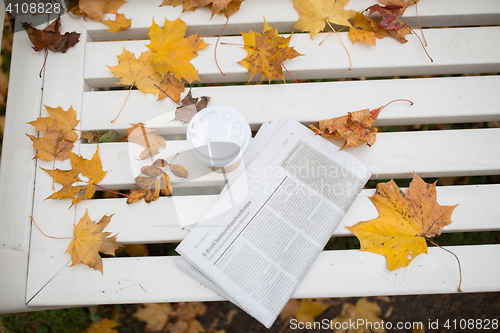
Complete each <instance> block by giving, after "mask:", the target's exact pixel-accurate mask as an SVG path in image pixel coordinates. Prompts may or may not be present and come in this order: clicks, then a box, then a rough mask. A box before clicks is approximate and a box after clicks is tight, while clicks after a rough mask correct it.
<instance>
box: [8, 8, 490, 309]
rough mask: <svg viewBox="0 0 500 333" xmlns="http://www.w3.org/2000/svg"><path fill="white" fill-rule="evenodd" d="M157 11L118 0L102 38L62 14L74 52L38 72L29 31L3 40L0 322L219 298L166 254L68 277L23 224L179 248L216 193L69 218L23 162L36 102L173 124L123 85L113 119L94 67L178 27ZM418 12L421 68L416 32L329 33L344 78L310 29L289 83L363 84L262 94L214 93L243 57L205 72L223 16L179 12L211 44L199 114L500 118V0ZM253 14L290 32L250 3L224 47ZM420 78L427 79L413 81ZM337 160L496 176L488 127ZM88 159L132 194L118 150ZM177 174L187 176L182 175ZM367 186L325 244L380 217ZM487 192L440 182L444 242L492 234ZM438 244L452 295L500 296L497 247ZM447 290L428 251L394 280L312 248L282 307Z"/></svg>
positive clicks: (384, 145)
mask: <svg viewBox="0 0 500 333" xmlns="http://www.w3.org/2000/svg"><path fill="white" fill-rule="evenodd" d="M160 3H161V1H160V0H141V1H138V0H131V1H129V2H128V3H127V4H125V5H123V6H122V7H121V8H120V12H123V13H125V14H126V16H127V17H131V18H132V27H131V29H130V30H129V31H126V32H120V33H116V34H110V33H107V32H105V30H106V29H107V27H105V26H104V25H102V24H101V23H96V22H93V21H84V20H83V19H82V18H81V17H74V16H72V15H64V16H63V17H62V26H61V30H62V31H64V32H66V31H77V32H79V33H81V36H80V42H79V43H78V44H77V45H76V46H75V47H73V48H71V49H70V50H68V52H67V53H65V54H56V53H51V54H50V55H49V57H48V61H47V64H46V67H45V70H44V71H43V75H42V78H39V77H38V73H39V71H40V68H41V67H42V64H43V61H44V53H43V52H38V53H36V52H34V51H33V50H32V49H31V45H30V41H29V39H28V36H27V35H26V33H24V32H21V33H16V35H15V38H14V45H13V52H12V67H11V73H10V88H9V95H8V106H7V119H6V126H5V127H6V129H5V135H4V143H3V151H2V164H1V179H0V272H2V273H1V276H2V277H1V283H0V312H16V311H29V310H39V309H47V308H50V307H69V306H78V305H94V304H114V303H146V302H178V301H214V300H221V297H220V296H218V295H217V294H215V293H214V292H212V291H211V290H209V289H207V288H206V287H204V286H202V285H200V284H199V283H197V282H196V281H194V280H193V279H191V278H190V277H188V276H187V275H186V274H184V273H183V272H182V271H180V270H179V269H178V268H177V267H176V262H177V260H178V257H175V256H170V257H169V256H167V257H137V258H135V257H131V258H106V259H104V274H101V273H100V272H98V271H95V270H92V269H90V268H89V267H87V266H84V265H81V264H79V265H76V266H74V267H69V266H70V264H71V259H70V256H69V254H68V253H65V251H66V248H67V246H68V243H69V240H55V239H50V238H47V237H45V236H43V235H42V234H41V233H40V232H39V231H38V230H37V229H36V228H35V227H34V226H33V225H32V224H31V222H30V215H32V216H33V217H34V218H35V221H36V222H37V224H38V225H39V226H40V228H41V229H42V230H43V231H44V232H45V233H46V234H49V235H53V236H72V235H73V224H76V223H77V222H78V220H79V219H80V218H81V217H82V216H83V214H84V212H85V210H86V209H88V211H89V215H90V217H91V219H92V220H99V219H100V218H101V217H102V216H103V215H104V214H107V215H109V214H115V215H114V216H113V218H112V222H111V223H110V224H109V226H108V227H107V228H106V230H107V231H110V232H112V233H117V234H118V236H117V240H118V242H119V243H121V244H129V243H155V242H157V243H158V242H159V243H166V242H179V241H180V240H182V238H183V237H184V236H185V235H186V234H187V231H185V230H183V229H182V228H181V224H182V225H186V224H190V223H195V222H196V221H198V220H199V219H200V218H201V217H202V216H203V214H204V213H205V212H206V211H207V210H208V209H209V208H210V207H211V205H212V204H213V203H214V202H215V200H216V199H217V196H216V195H203V194H200V195H188V196H173V197H171V198H170V197H161V198H160V199H159V200H158V201H156V202H153V203H150V204H146V203H144V202H138V203H134V204H132V205H127V204H126V203H125V200H126V199H125V198H124V199H121V198H119V199H95V200H90V201H84V202H81V203H78V204H76V205H75V206H74V207H72V208H71V209H68V207H69V206H70V202H69V201H68V200H45V198H46V197H48V196H49V195H51V194H52V193H53V190H52V178H50V177H49V175H48V174H47V173H46V172H44V171H42V170H41V169H40V168H41V167H43V168H49V169H51V168H52V162H44V161H41V160H33V159H32V158H33V156H34V155H35V151H34V149H33V147H32V144H31V141H30V140H29V139H28V138H27V137H26V135H25V133H28V134H33V135H37V133H36V131H35V130H34V128H33V127H32V126H30V125H28V124H26V123H27V122H29V121H32V120H35V119H36V118H37V117H39V116H44V115H46V110H45V108H44V107H43V105H48V106H51V107H57V106H61V107H63V108H64V109H67V108H69V107H70V106H73V107H74V109H75V110H76V111H77V112H78V118H79V119H81V122H80V124H79V129H80V130H82V131H83V130H96V129H97V130H108V129H115V130H117V131H118V132H119V133H122V134H124V129H126V128H128V127H130V125H129V124H130V123H136V122H144V123H146V122H148V121H150V120H151V119H154V118H155V117H159V116H162V115H164V118H162V119H171V118H173V116H174V115H173V113H174V109H175V107H176V105H175V104H174V103H173V102H171V101H169V100H166V99H165V100H162V101H159V102H157V101H156V100H155V97H154V96H153V95H146V96H145V95H144V94H143V93H142V92H140V91H137V90H133V91H132V92H131V95H130V98H129V99H128V101H127V103H126V105H125V108H124V110H123V112H122V114H121V115H120V117H119V118H118V120H117V121H116V122H114V123H110V120H111V119H113V118H114V116H115V115H116V113H117V112H118V110H119V109H120V107H121V105H122V104H123V102H124V100H125V97H126V95H127V91H126V90H122V91H119V90H104V89H100V88H110V87H115V82H117V79H116V78H115V77H114V76H113V75H112V74H111V72H110V70H109V69H108V67H106V65H109V66H112V65H116V64H117V57H116V56H117V55H118V54H120V53H121V52H122V49H123V47H125V48H127V49H128V50H130V51H132V52H134V53H135V54H136V55H137V56H138V55H139V54H140V53H141V52H143V51H145V50H146V47H145V46H144V44H147V43H148V41H147V40H144V39H147V36H146V35H145V34H144V33H142V32H141V31H139V30H142V31H144V32H147V31H148V30H149V26H150V25H151V23H152V18H153V17H154V19H155V21H156V22H157V23H159V24H162V23H163V21H164V19H165V18H168V19H169V20H174V19H175V18H177V17H179V14H180V12H181V9H180V7H177V8H172V7H161V8H160V7H158V6H159V4H160ZM371 4H373V1H371V0H351V2H350V3H349V5H348V6H347V8H352V9H356V10H361V9H364V8H366V7H368V6H370V5H371ZM418 12H419V15H420V22H421V24H422V26H423V27H446V28H429V29H425V37H426V39H427V43H428V47H427V50H428V52H429V54H430V55H431V56H432V58H433V59H434V62H430V61H429V59H428V58H427V56H426V55H425V53H424V52H423V50H422V48H421V45H420V43H419V41H418V40H417V39H416V38H415V36H413V35H409V36H408V39H409V41H408V43H406V44H404V45H402V44H400V43H399V42H398V41H396V40H395V39H392V38H385V39H383V40H378V41H377V45H376V47H373V46H369V45H362V44H358V43H356V45H354V46H353V45H352V43H351V41H350V40H349V39H348V37H347V33H346V32H342V33H340V36H341V38H342V39H343V41H344V43H345V44H346V46H347V48H348V49H349V52H350V55H351V57H352V62H353V67H352V70H348V67H349V63H348V61H347V56H346V53H345V51H344V49H343V48H342V45H341V44H340V43H339V41H338V39H337V37H335V36H331V37H329V38H328V39H327V40H326V41H325V42H324V43H323V44H322V45H321V46H319V43H320V41H321V40H323V38H324V37H325V36H326V35H327V33H322V34H319V35H318V36H317V37H316V38H315V39H314V40H311V39H310V37H309V34H308V33H304V34H301V33H297V34H294V35H293V37H292V39H291V43H290V45H291V46H294V47H295V49H296V50H297V51H298V52H300V53H302V54H304V56H303V57H298V58H296V59H293V60H292V61H287V62H286V67H287V69H288V70H289V71H290V72H291V73H293V75H294V77H295V78H296V79H297V80H306V79H336V78H356V79H359V78H361V77H368V78H370V79H368V80H354V81H345V82H344V81H330V82H321V81H320V82H310V83H298V84H297V83H287V84H282V83H279V82H277V83H279V84H272V85H268V84H261V85H224V84H222V83H226V82H246V81H247V80H248V77H249V76H248V74H247V73H246V69H245V68H244V67H242V66H240V65H238V64H237V62H238V61H239V60H241V59H243V58H244V57H245V56H246V51H244V50H243V49H241V48H240V47H238V46H234V45H219V47H218V53H217V55H218V62H219V64H220V66H221V68H222V70H223V71H224V73H225V74H226V75H225V76H223V75H221V74H220V72H219V70H218V69H217V67H216V64H215V61H214V45H215V42H216V39H217V38H216V37H213V36H214V35H215V36H217V35H218V34H219V32H220V31H221V28H222V26H223V24H224V23H225V17H219V16H218V15H215V16H214V17H213V18H212V19H211V20H210V11H209V10H208V9H206V10H205V9H198V10H196V11H195V12H186V13H183V14H182V17H181V18H182V19H183V20H184V21H185V22H186V23H187V25H188V35H190V34H193V33H196V32H198V33H199V35H200V36H201V37H203V38H204V40H205V41H206V42H207V43H208V44H210V45H209V46H208V47H207V48H206V49H205V50H203V51H200V52H199V56H198V57H197V58H195V59H194V60H192V63H193V64H194V66H195V67H196V68H197V69H198V70H199V74H200V79H201V81H202V82H203V83H215V85H214V86H209V87H199V88H193V91H192V93H193V95H194V96H202V95H207V96H210V97H211V98H212V99H211V101H210V104H209V105H227V106H230V107H233V108H235V109H237V110H239V111H240V112H241V113H242V114H243V115H244V116H245V117H246V118H247V120H248V121H249V123H250V124H251V126H252V128H253V129H254V130H257V129H258V128H259V125H260V124H262V123H263V122H266V121H271V120H275V119H281V118H285V117H293V118H295V119H297V120H299V121H301V122H303V123H304V124H310V123H312V122H315V121H319V120H323V119H328V118H332V117H336V116H341V115H344V114H346V113H347V112H350V111H356V110H361V109H364V108H370V109H372V108H376V107H379V106H381V105H384V104H386V103H387V102H388V101H391V100H393V99H396V98H406V99H410V100H412V101H413V102H414V105H413V106H411V107H410V106H408V105H399V106H396V105H394V106H391V107H389V108H386V109H384V110H383V112H382V113H381V114H380V117H379V119H378V120H377V122H376V125H377V126H385V125H410V124H440V123H450V124H453V123H463V122H489V121H499V120H500V103H499V100H498V95H497V94H498V92H499V91H500V76H498V75H495V74H494V73H498V72H500V26H499V25H500V2H499V1H497V0H484V1H472V2H471V1H470V0H467V1H465V0H459V1H458V0H443V1H439V2H436V1H427V0H422V1H421V2H420V3H419V4H418ZM263 16H265V19H266V21H267V22H268V23H269V24H270V25H271V26H273V27H277V28H278V30H279V32H280V33H286V32H290V31H292V27H293V25H294V23H295V22H296V21H297V19H298V14H297V13H296V11H295V10H294V8H293V6H292V2H291V1H289V0H273V1H267V0H247V1H244V2H243V4H242V6H241V9H240V11H239V12H237V13H235V14H234V15H233V16H232V17H231V18H230V20H229V24H228V26H227V27H226V29H225V30H224V36H223V37H222V41H223V42H228V43H242V37H241V36H240V35H239V33H238V32H237V30H239V31H242V32H248V29H252V30H254V31H259V32H261V31H262V28H263ZM404 19H405V20H406V21H407V22H409V24H410V25H411V26H412V27H416V26H417V23H416V15H415V10H414V9H412V8H410V9H408V10H407V12H406V13H405V15H404ZM17 24H20V22H17ZM458 26H460V27H458ZM205 36H212V37H205ZM132 38H140V39H143V40H131V39H132ZM476 73H479V74H481V75H475V74H476ZM488 73H490V74H489V75H484V74H488ZM455 74H466V75H465V76H461V75H455ZM467 74H474V75H471V76H467ZM427 75H429V76H433V77H432V78H425V77H423V76H427ZM285 76H286V77H287V79H288V80H291V78H290V77H289V76H288V75H287V74H285ZM391 76H419V77H418V78H400V79H390V77H391ZM256 79H260V77H257V78H256ZM165 114H166V116H165ZM165 117H166V118H165ZM160 118H161V117H160ZM160 118H157V119H160ZM155 127H156V128H159V131H160V132H161V133H163V134H172V133H184V132H185V128H186V127H185V125H182V124H181V123H180V122H177V121H174V122H171V123H168V124H166V122H159V121H158V123H157V125H156V126H155ZM186 149H187V143H186V142H185V141H184V140H176V141H169V142H167V147H166V149H165V150H163V151H162V152H161V154H162V156H169V155H172V154H174V153H175V152H178V151H183V150H186ZM95 150H96V145H94V144H83V143H80V142H76V144H75V147H74V148H73V151H74V152H76V153H79V154H82V155H83V156H84V157H85V158H91V156H92V155H93V154H94V152H95ZM348 151H349V152H350V153H351V154H353V155H355V156H356V157H358V158H359V159H361V160H362V161H364V162H365V163H366V164H368V165H369V166H370V167H371V168H372V170H373V171H374V175H373V179H383V180H385V179H391V178H411V177H412V173H413V171H416V172H417V173H418V174H419V175H420V176H421V177H441V176H476V175H495V174H496V175H498V174H499V173H500V128H482V129H463V130H461V129H454V130H433V131H408V132H404V131H403V132H386V133H380V134H379V135H378V138H377V141H376V143H375V145H373V146H372V147H368V146H361V147H356V148H352V149H349V150H348ZM99 152H100V156H101V159H102V163H103V169H104V170H107V175H106V177H105V178H104V180H103V181H102V182H101V183H100V184H101V185H102V186H104V187H107V188H110V189H127V188H131V187H133V178H134V176H133V175H132V169H131V162H130V155H131V154H132V153H131V152H129V145H128V143H103V144H100V145H99ZM132 155H133V154H132ZM144 163H145V164H147V161H146V162H144ZM55 166H56V167H57V168H61V169H64V168H68V167H69V162H68V161H64V162H59V161H58V162H56V164H55ZM185 166H186V168H187V169H188V170H190V167H193V166H192V165H191V166H189V165H186V164H185ZM191 178H192V177H191ZM223 183H224V179H223V178H222V177H221V175H219V174H216V173H212V174H209V175H206V176H204V177H201V178H197V179H192V180H191V179H188V180H187V181H184V182H178V183H174V189H175V187H182V186H184V187H193V191H195V190H196V189H197V188H199V187H201V188H203V187H211V186H221V185H223ZM438 185H439V184H438ZM56 186H57V185H56ZM373 192H374V191H373V190H363V191H362V192H361V194H360V195H359V197H358V199H357V200H356V202H355V203H354V205H353V206H352V208H351V209H350V210H349V212H348V214H347V216H346V217H345V218H344V220H343V221H342V223H341V225H340V226H339V227H338V228H337V230H336V231H335V235H334V236H347V235H350V232H349V231H348V230H347V229H346V228H345V227H344V226H349V225H353V224H355V223H357V222H359V221H364V220H369V219H372V218H375V217H376V216H377V213H376V210H375V208H374V207H373V205H372V204H371V202H370V201H369V200H368V196H370V195H371V194H373ZM195 193H196V192H195ZM200 193H203V192H200ZM499 198H500V184H489V185H463V186H458V185H457V186H446V187H444V186H438V202H439V203H440V204H442V205H454V204H459V206H458V207H457V208H456V210H455V211H454V213H453V216H452V220H453V223H452V224H451V225H449V226H447V227H446V228H445V229H444V232H470V231H492V230H499V229H500V205H499V204H498V200H499ZM450 250H452V251H453V252H454V253H455V254H456V255H457V256H458V257H459V258H460V261H461V264H462V274H463V283H462V290H463V291H464V292H485V291H500V279H499V278H498V277H499V276H500V244H492V245H474V246H453V247H450ZM457 286H458V268H457V262H456V260H455V258H454V257H453V256H451V255H450V254H448V253H446V252H445V251H442V250H440V249H437V248H430V249H429V254H428V255H421V256H418V257H417V258H416V259H415V260H414V261H413V262H412V263H411V264H410V266H408V267H407V268H402V269H398V270H395V271H393V272H390V271H389V270H388V269H387V267H386V263H385V259H384V258H383V257H382V256H379V255H376V254H371V253H367V252H360V251H357V250H343V251H323V253H322V254H321V255H320V256H319V258H318V260H317V261H316V262H315V263H314V265H313V267H312V269H311V270H310V272H309V273H308V274H307V276H306V277H305V279H304V281H303V283H302V284H301V285H300V286H299V288H298V289H297V291H296V293H295V294H294V297H297V298H306V297H344V296H369V295H398V294H425V293H454V292H456V291H457Z"/></svg>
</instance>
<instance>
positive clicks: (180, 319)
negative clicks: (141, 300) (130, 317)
mask: <svg viewBox="0 0 500 333" xmlns="http://www.w3.org/2000/svg"><path fill="white" fill-rule="evenodd" d="M206 311H207V308H206V306H205V304H203V303H201V302H188V303H184V302H181V303H177V305H173V306H172V305H171V304H169V303H148V304H143V306H142V307H140V308H139V309H138V310H137V311H136V312H135V313H134V317H136V318H137V319H139V320H140V321H143V322H145V323H146V331H147V332H160V331H161V332H170V333H195V332H204V331H205V330H204V328H203V325H201V323H200V322H199V321H198V320H196V319H195V318H196V317H197V316H202V315H204V314H205V313H206Z"/></svg>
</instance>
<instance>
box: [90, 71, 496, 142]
mask: <svg viewBox="0 0 500 333" xmlns="http://www.w3.org/2000/svg"><path fill="white" fill-rule="evenodd" d="M498 91H500V76H472V77H446V78H424V79H399V80H363V81H345V82H313V83H301V84H294V83H289V84H271V85H268V84H261V85H245V86H240V85H238V86H220V87H200V88H197V87H195V88H193V89H192V94H193V96H195V97H200V96H210V97H211V100H210V104H209V105H227V106H231V107H233V108H235V109H237V110H238V111H239V112H241V113H242V114H243V116H244V117H245V118H246V119H247V121H248V122H249V123H250V125H251V126H252V129H253V130H257V129H258V127H259V126H260V125H261V124H262V123H263V122H269V121H272V120H276V119H282V118H283V119H284V118H286V117H292V118H294V119H296V120H298V121H300V122H303V123H312V122H316V121H320V120H324V119H330V118H333V117H338V116H343V115H346V114H347V112H352V111H357V110H362V109H365V108H369V109H374V108H377V107H380V106H382V105H385V104H386V103H387V102H389V101H391V100H394V99H398V98H405V99H409V100H411V101H412V102H413V103H414V105H413V106H411V107H410V106H409V104H408V103H404V102H398V103H396V104H394V105H392V106H391V107H388V108H386V109H384V111H383V112H381V113H380V115H379V117H378V119H377V121H376V123H375V125H376V126H390V125H412V124H440V123H461V122H480V121H495V120H497V121H498V120H500V104H499V103H498V100H497V92H498ZM127 94H128V91H126V90H123V91H95V92H84V93H83V104H82V108H83V109H82V119H81V123H80V125H81V130H83V131H90V130H109V129H114V130H117V131H120V132H121V133H122V134H125V132H124V130H125V129H127V128H129V127H130V123H131V122H142V123H145V124H146V126H148V127H150V128H157V129H158V131H157V132H156V133H160V134H166V133H183V134H185V133H186V126H187V125H185V124H182V123H181V122H180V121H173V122H170V123H169V121H170V120H172V119H173V118H174V116H175V108H176V107H177V105H176V104H175V103H173V102H172V101H171V100H170V99H164V100H162V101H157V100H156V97H155V96H154V95H152V94H147V95H144V94H143V93H142V92H141V91H138V90H133V91H131V92H130V96H129V98H128V100H127V102H126V103H125V106H124V108H123V111H122V114H121V115H120V117H118V119H117V120H116V121H115V122H114V123H111V119H113V118H114V117H115V116H116V114H117V113H118V111H119V110H120V108H121V107H122V105H123V103H124V101H125V99H126V97H127ZM256 97H258V98H256Z"/></svg>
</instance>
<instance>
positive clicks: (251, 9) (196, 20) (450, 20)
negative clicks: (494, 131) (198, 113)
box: [77, 0, 500, 40]
mask: <svg viewBox="0 0 500 333" xmlns="http://www.w3.org/2000/svg"><path fill="white" fill-rule="evenodd" d="M137 1H140V2H141V5H140V6H137V3H136V2H137ZM373 4H374V1H372V0H351V1H349V3H348V4H347V6H346V7H345V8H346V9H353V10H356V11H361V10H363V9H365V8H368V7H369V6H371V5H373ZM158 5H159V1H158V0H133V1H129V2H127V3H125V4H124V5H123V6H122V7H120V10H119V12H123V13H125V14H126V16H127V17H131V18H132V26H131V28H130V29H129V30H128V31H124V32H120V33H115V34H109V33H107V32H106V30H107V29H108V27H107V26H105V25H103V24H101V23H98V22H94V21H90V22H89V21H86V22H85V24H86V26H87V27H88V31H89V34H90V36H91V37H92V38H93V39H94V40H115V39H137V38H144V33H147V32H148V31H149V26H150V25H151V22H152V18H153V17H154V20H155V21H156V22H157V23H158V24H161V23H163V21H164V20H165V17H166V18H168V19H169V20H175V19H176V18H177V17H179V15H180V14H181V6H178V7H175V8H173V7H171V6H166V7H158ZM418 14H419V19H420V23H421V25H422V26H423V27H441V26H447V27H450V26H471V25H487V24H498V23H500V5H499V3H498V2H497V1H496V0H474V1H467V0H442V1H439V3H434V2H425V1H424V2H421V3H419V4H418ZM210 16H211V10H210V9H207V8H199V9H197V10H196V11H194V12H192V11H189V12H185V13H182V16H181V18H182V20H184V21H185V22H186V23H187V25H188V34H194V33H197V32H199V33H200V35H204V36H209V35H215V36H218V35H219V33H220V31H221V27H222V26H223V25H224V23H225V22H226V18H225V16H219V15H215V16H214V17H213V18H212V19H211V20H208V18H210ZM263 16H265V18H266V21H267V22H268V23H269V24H270V25H271V26H273V27H277V28H278V30H279V31H280V32H281V33H282V32H291V31H292V28H293V26H294V24H295V22H297V20H298V18H299V15H298V14H297V12H296V11H295V9H294V8H293V4H292V2H291V1H289V0H273V1H268V0H252V1H244V2H243V3H242V5H241V9H240V11H238V12H236V13H235V14H233V15H232V16H231V19H230V20H229V22H228V24H227V26H226V28H225V29H224V34H225V35H229V34H233V35H234V34H238V30H239V31H244V32H245V31H248V30H249V29H252V30H254V31H260V30H262V17H263ZM108 17H109V18H112V17H113V16H112V15H107V16H106V18H108ZM77 19H79V20H81V21H83V20H82V19H81V18H79V17H78V18H77ZM403 20H404V21H405V22H407V23H408V24H409V25H410V26H411V27H418V21H417V15H416V11H415V8H414V7H413V8H409V9H408V10H407V11H406V12H405V14H404V15H403ZM141 31H142V32H141Z"/></svg>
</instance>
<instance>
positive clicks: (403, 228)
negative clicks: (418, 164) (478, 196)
mask: <svg viewBox="0 0 500 333" xmlns="http://www.w3.org/2000/svg"><path fill="white" fill-rule="evenodd" d="M370 200H371V201H372V203H373V204H374V205H375V207H376V208H377V212H378V214H379V217H377V218H376V219H373V220H370V221H364V222H359V223H358V224H356V225H354V226H352V227H347V228H348V229H349V230H351V232H352V233H353V234H354V235H355V236H356V237H358V239H359V241H360V243H361V248H360V250H361V251H369V252H373V253H377V254H381V255H383V256H385V258H386V260H387V267H388V268H389V269H390V270H391V271H392V270H395V269H397V268H400V267H406V266H408V265H409V264H410V262H411V261H412V260H413V259H414V258H415V257H416V256H418V255H419V254H421V253H427V243H426V239H428V238H431V237H434V236H438V235H440V234H441V232H442V230H443V228H444V227H445V226H446V225H448V224H450V223H451V214H452V212H453V210H454V209H455V207H456V206H457V205H455V206H441V205H439V204H438V203H437V193H436V183H433V184H427V183H426V182H424V181H423V180H422V178H420V177H419V176H418V175H417V174H416V173H415V174H414V176H413V180H412V181H411V183H410V187H409V189H408V192H407V194H406V195H405V194H404V193H403V191H401V190H400V189H399V187H398V186H397V185H396V183H395V182H394V181H392V180H391V181H390V182H387V183H379V184H377V190H376V192H375V194H374V195H373V196H372V197H370Z"/></svg>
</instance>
